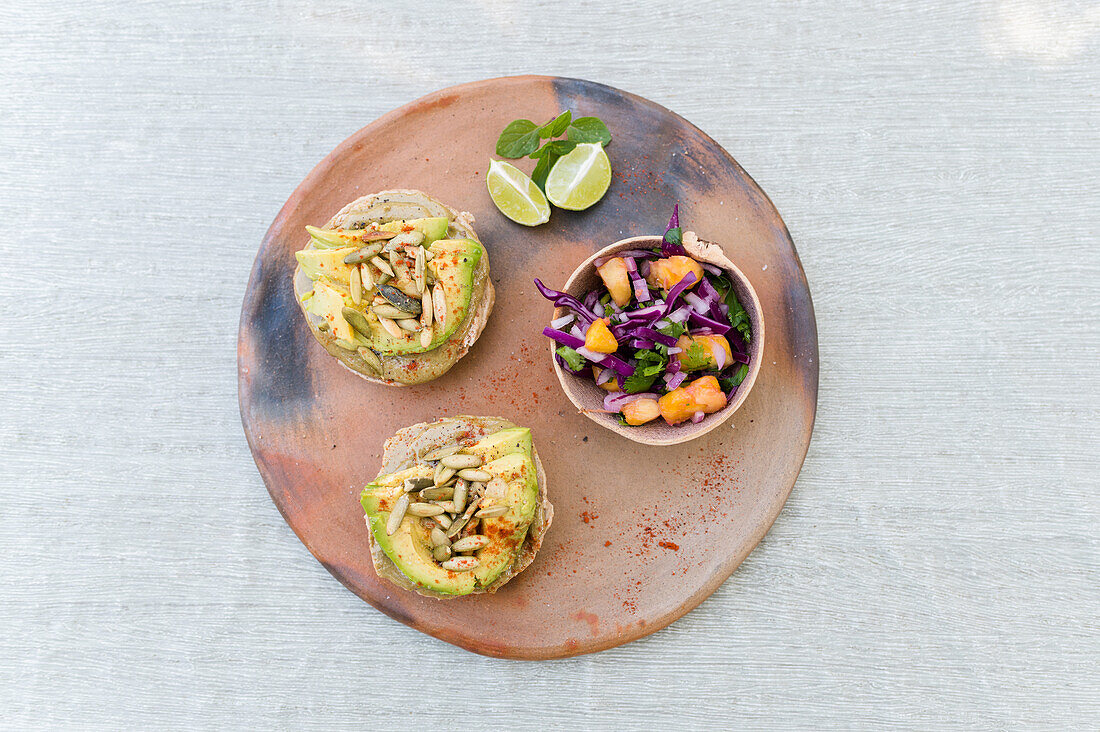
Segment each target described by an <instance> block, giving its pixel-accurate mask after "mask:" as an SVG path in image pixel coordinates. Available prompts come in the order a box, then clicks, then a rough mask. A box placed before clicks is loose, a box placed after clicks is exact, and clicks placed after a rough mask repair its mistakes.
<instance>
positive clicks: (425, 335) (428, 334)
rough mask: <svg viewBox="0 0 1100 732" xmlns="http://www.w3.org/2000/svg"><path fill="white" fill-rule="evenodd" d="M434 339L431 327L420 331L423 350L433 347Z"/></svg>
mask: <svg viewBox="0 0 1100 732" xmlns="http://www.w3.org/2000/svg"><path fill="white" fill-rule="evenodd" d="M433 337H434V336H433V331H432V327H431V326H430V325H429V326H427V327H426V328H424V329H423V330H421V331H420V347H421V348H427V347H428V346H430V345H432V338H433Z"/></svg>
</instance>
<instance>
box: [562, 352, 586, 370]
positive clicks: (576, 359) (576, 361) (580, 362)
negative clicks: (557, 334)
mask: <svg viewBox="0 0 1100 732" xmlns="http://www.w3.org/2000/svg"><path fill="white" fill-rule="evenodd" d="M555 353H557V354H558V355H559V356H561V357H562V360H563V361H565V362H566V363H567V364H569V368H571V369H573V370H574V371H580V370H581V369H583V368H584V365H585V364H586V363H587V361H585V360H584V356H582V355H581V354H579V353H577V352H576V351H574V350H573V349H572V348H570V347H569V346H562V347H561V348H559V349H558V350H557V351H555Z"/></svg>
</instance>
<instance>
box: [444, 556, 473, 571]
mask: <svg viewBox="0 0 1100 732" xmlns="http://www.w3.org/2000/svg"><path fill="white" fill-rule="evenodd" d="M478 564H480V562H479V561H478V559H477V557H451V558H450V559H448V560H447V561H445V562H443V563H442V564H441V565H440V566H442V567H443V569H446V570H450V571H451V572H469V571H470V570H471V569H474V568H475V567H477V565H478Z"/></svg>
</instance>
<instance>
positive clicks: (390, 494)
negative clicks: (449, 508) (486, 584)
mask: <svg viewBox="0 0 1100 732" xmlns="http://www.w3.org/2000/svg"><path fill="white" fill-rule="evenodd" d="M431 474H432V470H431V468H429V467H427V466H424V465H419V466H417V467H415V468H410V469H408V470H402V471H399V472H397V473H391V474H389V475H384V476H380V477H378V478H376V479H375V481H374V482H373V483H371V484H370V485H368V486H367V487H366V488H364V489H363V493H362V495H361V496H360V503H361V504H362V506H363V510H364V511H366V513H367V521H368V523H369V525H370V530H371V533H372V534H373V535H374V539H375V541H377V542H378V546H379V547H381V549H382V551H384V552H385V553H386V556H388V557H389V558H390V559H391V560H393V563H394V564H395V565H397V568H398V569H399V570H401V573H402V574H404V575H405V576H406V577H408V578H409V579H410V580H412V581H413V582H415V583H417V584H418V585H421V586H423V587H427V588H428V589H431V590H435V591H436V592H440V593H443V594H446V595H468V594H470V593H471V592H473V590H474V588H475V587H476V584H477V578H476V577H475V576H474V574H473V573H472V572H451V571H448V570H446V569H443V568H442V567H440V566H439V565H438V564H437V563H436V561H435V560H434V559H433V558H432V542H431V536H430V534H429V533H428V530H427V529H425V528H424V527H423V526H421V525H420V519H418V518H416V517H415V516H410V515H406V516H405V518H404V519H402V521H401V524H400V525H399V526H398V527H397V531H396V532H394V534H393V535H392V536H389V535H387V534H386V522H387V521H388V520H389V517H390V511H391V510H392V509H393V504H394V501H396V500H397V498H398V496H400V495H401V493H402V488H401V484H402V482H404V480H405V478H411V477H420V476H430V475H431ZM487 548H488V547H487Z"/></svg>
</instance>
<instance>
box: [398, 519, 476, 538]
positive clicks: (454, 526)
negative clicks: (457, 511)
mask: <svg viewBox="0 0 1100 732" xmlns="http://www.w3.org/2000/svg"><path fill="white" fill-rule="evenodd" d="M468 523H470V517H469V516H462V517H460V518H456V519H455V520H454V522H452V523H451V528H449V529H447V538H448V539H452V538H454V537H455V536H458V532H460V531H462V527H463V526H465V525H466V524H468ZM395 530H396V529H395Z"/></svg>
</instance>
